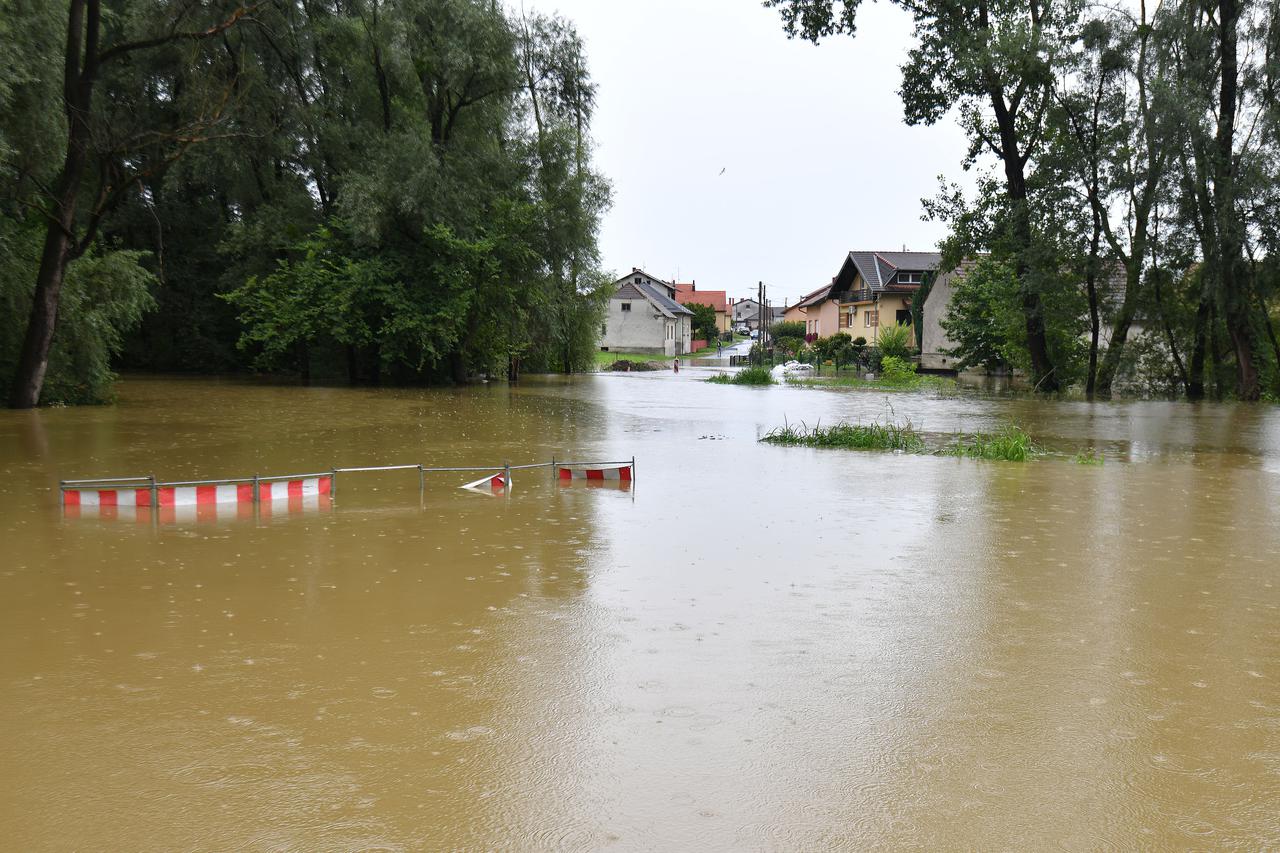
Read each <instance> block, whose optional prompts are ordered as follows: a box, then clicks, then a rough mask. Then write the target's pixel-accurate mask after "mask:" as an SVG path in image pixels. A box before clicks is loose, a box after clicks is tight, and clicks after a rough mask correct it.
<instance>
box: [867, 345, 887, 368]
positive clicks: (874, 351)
mask: <svg viewBox="0 0 1280 853" xmlns="http://www.w3.org/2000/svg"><path fill="white" fill-rule="evenodd" d="M883 361H884V353H883V352H881V351H880V347H867V348H866V349H865V350H863V352H862V366H863V367H865V368H866V369H867V370H869V371H870V372H872V373H879V372H880V367H881V363H882V362H883Z"/></svg>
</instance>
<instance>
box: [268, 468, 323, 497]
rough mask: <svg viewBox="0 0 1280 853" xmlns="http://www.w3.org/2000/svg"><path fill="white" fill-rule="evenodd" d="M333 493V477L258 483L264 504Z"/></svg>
mask: <svg viewBox="0 0 1280 853" xmlns="http://www.w3.org/2000/svg"><path fill="white" fill-rule="evenodd" d="M332 493H333V475H332V474H325V475H323V476H320V477H303V478H301V479H298V480H270V481H267V482H261V481H260V482H259V483H258V500H260V501H262V502H264V503H265V502H267V501H278V500H294V499H297V498H311V497H320V496H328V495H330V494H332Z"/></svg>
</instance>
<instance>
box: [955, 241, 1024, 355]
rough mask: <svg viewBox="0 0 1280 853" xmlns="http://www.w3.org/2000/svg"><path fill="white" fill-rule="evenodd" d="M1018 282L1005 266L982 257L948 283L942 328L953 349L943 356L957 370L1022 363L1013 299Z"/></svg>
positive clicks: (1011, 271)
mask: <svg viewBox="0 0 1280 853" xmlns="http://www.w3.org/2000/svg"><path fill="white" fill-rule="evenodd" d="M1017 288H1018V283H1017V279H1016V278H1015V276H1014V273H1013V270H1011V269H1010V268H1009V266H1008V265H1007V264H1004V263H1001V262H999V261H996V260H993V259H991V258H983V259H982V260H980V261H978V263H977V264H976V265H974V267H973V268H972V269H970V270H969V271H968V272H967V273H966V274H965V275H963V276H961V277H959V278H957V279H956V280H955V281H954V282H953V283H952V291H951V303H950V306H949V307H948V309H947V314H946V316H945V317H943V319H942V328H943V330H944V331H946V333H947V337H949V338H950V339H951V340H952V341H953V342H955V346H954V347H952V348H951V349H948V350H946V353H945V354H946V355H948V356H951V357H952V358H956V359H959V361H958V363H957V364H956V369H957V370H967V369H969V368H971V367H983V368H985V369H987V370H992V371H994V370H1001V369H1005V368H1008V367H1010V366H1012V365H1015V364H1021V363H1022V362H1023V361H1024V358H1023V350H1022V347H1021V346H1020V343H1019V328H1018V326H1019V323H1018V316H1017V312H1016V310H1015V308H1014V305H1015V304H1016V303H1015V301H1014V297H1015V296H1016V294H1017Z"/></svg>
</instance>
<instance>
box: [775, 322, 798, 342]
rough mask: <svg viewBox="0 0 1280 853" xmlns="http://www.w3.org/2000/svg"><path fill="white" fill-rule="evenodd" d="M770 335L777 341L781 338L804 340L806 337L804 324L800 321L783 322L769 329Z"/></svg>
mask: <svg viewBox="0 0 1280 853" xmlns="http://www.w3.org/2000/svg"><path fill="white" fill-rule="evenodd" d="M769 335H770V337H772V338H773V339H774V340H775V341H776V340H778V339H780V338H800V339H801V340H803V339H804V336H805V328H804V323H802V322H800V321H799V320H782V321H780V322H777V323H774V324H773V325H772V326H770V327H769Z"/></svg>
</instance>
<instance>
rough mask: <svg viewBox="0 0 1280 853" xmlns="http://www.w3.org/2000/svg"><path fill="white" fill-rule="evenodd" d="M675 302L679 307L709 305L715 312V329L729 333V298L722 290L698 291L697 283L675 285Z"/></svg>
mask: <svg viewBox="0 0 1280 853" xmlns="http://www.w3.org/2000/svg"><path fill="white" fill-rule="evenodd" d="M676 301H677V302H679V303H680V304H681V305H710V306H711V307H712V308H714V309H715V311H716V328H717V329H719V330H720V331H721V332H727V331H729V327H730V325H731V319H730V316H729V297H728V294H727V293H726V292H725V291H723V290H698V283H697V282H696V281H691V282H689V283H688V284H683V283H679V282H677V283H676Z"/></svg>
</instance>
